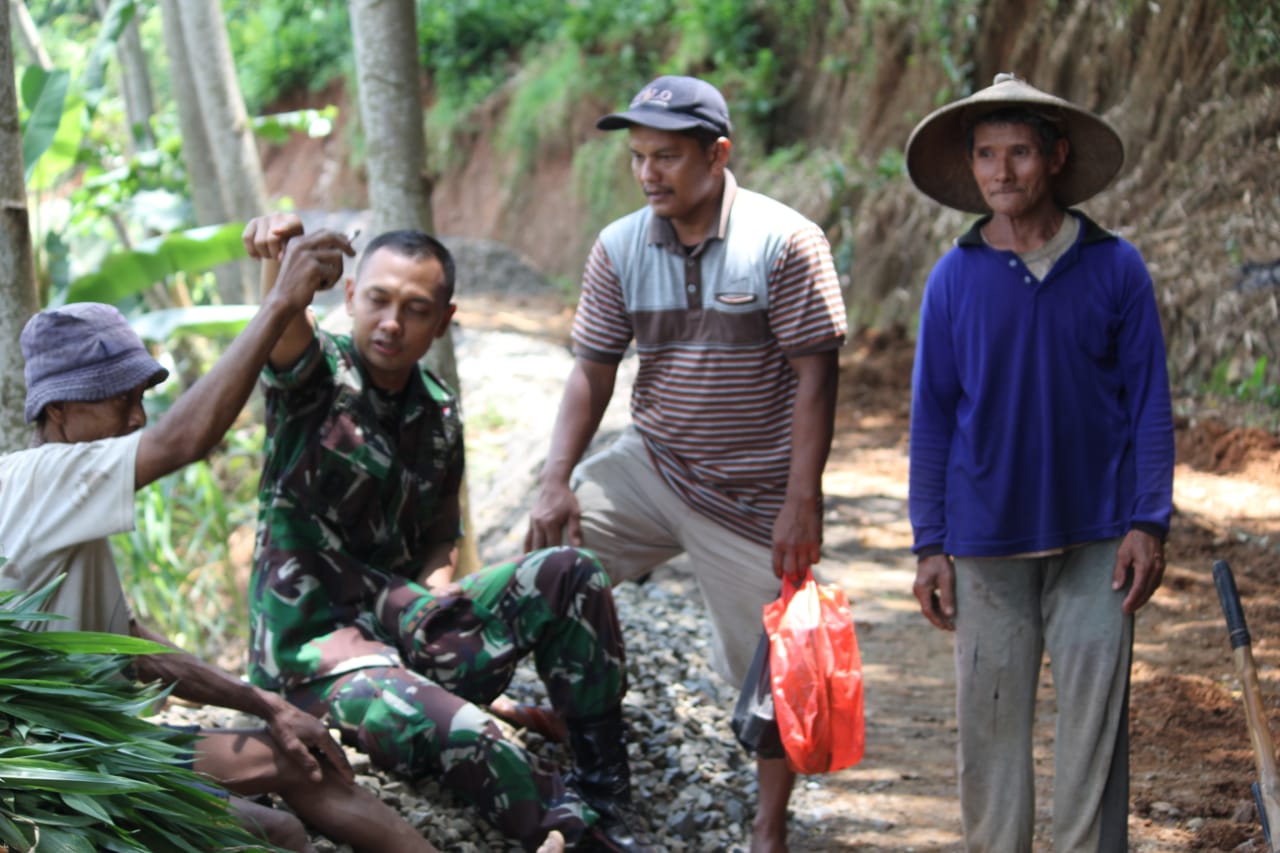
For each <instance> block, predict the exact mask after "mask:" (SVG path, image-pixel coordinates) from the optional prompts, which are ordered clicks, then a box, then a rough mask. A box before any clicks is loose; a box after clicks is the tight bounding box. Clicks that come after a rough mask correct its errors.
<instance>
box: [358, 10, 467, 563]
mask: <svg viewBox="0 0 1280 853" xmlns="http://www.w3.org/2000/svg"><path fill="white" fill-rule="evenodd" d="M351 32H352V41H353V43H354V46H355V55H356V79H357V81H358V85H359V90H360V95H359V99H360V121H361V123H362V125H363V126H364V139H365V154H366V158H367V167H368V170H369V206H370V207H371V208H372V219H371V221H372V227H373V233H374V234H381V233H382V232H384V231H390V230H392V229H396V228H420V229H422V230H424V231H428V232H429V231H431V230H433V225H432V221H431V181H430V179H429V178H428V177H427V174H426V165H427V156H426V149H427V144H426V134H425V132H424V130H423V111H422V86H421V82H420V81H419V76H418V26H417V21H416V16H415V12H414V5H413V0H352V3H351ZM427 365H428V367H429V368H430V369H431V370H432V371H433V372H435V373H436V374H437V375H439V376H440V377H441V378H442V379H444V381H445V382H447V383H448V384H449V386H450V387H452V388H454V389H456V390H458V392H459V393H461V385H460V383H459V382H458V362H457V357H456V356H455V354H454V349H453V336H452V335H451V334H446V335H445V336H444V337H442V338H440V339H439V340H437V341H436V342H435V343H434V344H433V345H432V347H431V351H430V352H429V353H428V354H427ZM462 520H463V525H464V529H465V530H466V536H465V538H464V539H463V540H462V541H461V542H460V543H459V544H458V550H459V558H458V573H459V574H460V575H461V574H466V573H468V572H471V571H474V570H475V569H476V568H478V567H479V565H480V556H479V552H478V551H477V549H476V541H475V534H474V532H473V531H472V530H471V513H470V509H469V506H468V492H467V487H466V483H463V486H462Z"/></svg>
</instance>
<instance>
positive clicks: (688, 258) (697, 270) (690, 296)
mask: <svg viewBox="0 0 1280 853" xmlns="http://www.w3.org/2000/svg"><path fill="white" fill-rule="evenodd" d="M684 290H685V296H686V297H687V304H688V307H689V310H690V311H701V310H702V262H701V258H699V257H698V255H694V254H689V255H685V258H684Z"/></svg>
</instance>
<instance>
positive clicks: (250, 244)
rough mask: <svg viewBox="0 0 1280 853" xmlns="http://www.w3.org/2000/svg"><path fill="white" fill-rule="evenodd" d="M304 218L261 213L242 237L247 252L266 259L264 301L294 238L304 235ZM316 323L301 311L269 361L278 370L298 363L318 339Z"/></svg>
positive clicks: (282, 334)
mask: <svg viewBox="0 0 1280 853" xmlns="http://www.w3.org/2000/svg"><path fill="white" fill-rule="evenodd" d="M302 233H303V228H302V220H301V219H299V218H298V216H297V214H294V213H272V214H270V215H268V216H259V217H256V218H255V219H252V220H250V221H249V224H248V225H246V226H245V228H244V233H243V234H242V235H240V239H241V240H242V241H243V242H244V248H245V251H247V252H248V253H249V257H251V258H259V259H260V260H261V261H262V300H263V301H264V302H265V301H266V298H267V294H268V293H270V292H271V289H272V288H273V287H275V284H276V280H277V279H278V278H279V276H280V264H281V261H282V260H283V259H284V256H285V252H286V251H287V249H288V247H289V243H290V241H292V240H293V239H294V238H295V237H300V236H302ZM315 335H316V331H315V326H314V325H313V323H312V319H311V315H310V314H309V313H308V312H307V311H299V312H298V313H297V314H295V315H294V316H293V318H292V319H290V321H289V324H288V325H287V326H285V329H284V331H283V332H281V333H280V337H279V338H278V339H277V340H276V343H275V346H273V347H272V348H271V355H270V356H269V357H268V358H267V363H268V364H270V365H271V366H272V367H273V368H274V369H276V370H284V369H285V368H288V367H291V366H292V365H293V364H295V363H296V362H297V361H298V359H299V358H301V357H302V354H303V353H304V352H306V350H307V347H308V346H310V345H311V341H312V339H314V338H315Z"/></svg>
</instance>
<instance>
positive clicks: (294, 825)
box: [228, 797, 316, 853]
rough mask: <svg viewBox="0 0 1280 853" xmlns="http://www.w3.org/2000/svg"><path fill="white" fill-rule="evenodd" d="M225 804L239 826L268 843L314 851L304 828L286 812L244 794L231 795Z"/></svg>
mask: <svg viewBox="0 0 1280 853" xmlns="http://www.w3.org/2000/svg"><path fill="white" fill-rule="evenodd" d="M228 805H229V806H230V807H231V811H232V813H234V814H235V816H236V820H237V821H238V822H239V823H240V825H241V826H243V827H244V828H245V829H247V830H249V831H250V832H252V833H253V834H254V835H256V836H258V837H259V838H262V839H263V840H265V841H267V842H268V843H270V844H274V845H275V846H276V847H283V848H284V849H285V850H293V851H295V853H315V850H316V849H315V848H314V847H312V846H311V840H310V839H309V838H307V828H306V827H305V826H303V825H302V821H300V820H298V819H297V818H296V817H294V816H293V815H291V814H289V813H288V812H285V811H279V810H277V809H272V808H268V807H266V806H260V805H258V804H257V803H255V802H253V801H252V800H246V799H244V798H243V797H232V798H231V801H230V803H229V804H228Z"/></svg>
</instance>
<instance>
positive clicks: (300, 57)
mask: <svg viewBox="0 0 1280 853" xmlns="http://www.w3.org/2000/svg"><path fill="white" fill-rule="evenodd" d="M222 12H223V17H224V18H225V19H226V22H227V40H228V41H229V42H230V44H231V55H232V56H234V57H235V58H236V77H237V78H238V79H239V81H240V91H241V94H243V95H244V102H245V106H247V107H248V109H249V112H251V113H259V112H261V111H262V110H264V109H265V108H266V107H267V105H269V104H271V103H274V102H275V101H276V100H278V99H279V98H280V97H282V96H284V95H290V94H294V93H297V92H307V91H311V92H317V91H319V90H321V89H323V88H324V87H325V86H326V85H328V84H329V83H330V82H331V81H333V80H335V79H337V78H339V77H342V76H343V75H346V74H349V72H350V70H351V66H350V63H351V21H350V18H349V17H348V15H347V4H346V3H313V2H310V0H273V2H270V3H260V2H257V0H222Z"/></svg>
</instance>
